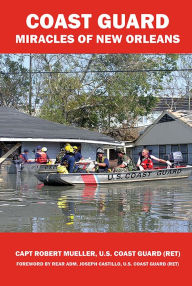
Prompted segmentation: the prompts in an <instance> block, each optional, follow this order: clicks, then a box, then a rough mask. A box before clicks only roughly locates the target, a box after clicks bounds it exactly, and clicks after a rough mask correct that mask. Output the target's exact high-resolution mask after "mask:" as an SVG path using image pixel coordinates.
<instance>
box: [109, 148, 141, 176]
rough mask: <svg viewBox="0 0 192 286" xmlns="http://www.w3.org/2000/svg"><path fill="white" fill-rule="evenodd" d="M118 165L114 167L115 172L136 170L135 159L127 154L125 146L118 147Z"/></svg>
mask: <svg viewBox="0 0 192 286" xmlns="http://www.w3.org/2000/svg"><path fill="white" fill-rule="evenodd" d="M117 156H118V163H117V164H118V165H117V167H116V168H114V171H115V172H127V171H134V170H136V166H135V164H134V162H133V160H132V159H131V158H130V157H129V156H127V155H126V154H125V151H124V149H123V148H118V149H117Z"/></svg>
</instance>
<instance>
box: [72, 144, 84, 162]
mask: <svg viewBox="0 0 192 286" xmlns="http://www.w3.org/2000/svg"><path fill="white" fill-rule="evenodd" d="M73 150H74V152H75V162H79V161H80V160H82V159H83V156H82V155H81V153H80V152H79V151H78V147H77V146H73Z"/></svg>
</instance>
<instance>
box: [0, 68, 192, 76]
mask: <svg viewBox="0 0 192 286" xmlns="http://www.w3.org/2000/svg"><path fill="white" fill-rule="evenodd" d="M185 71H188V72H191V71H192V68H186V69H135V70H134V69H133V70H106V71H103V70H89V71H85V70H81V71H31V72H30V71H24V72H2V71H1V72H0V73H1V74H3V75H9V74H21V75H22V74H26V73H31V74H79V73H85V72H86V73H137V72H140V73H145V72H151V73H153V72H185Z"/></svg>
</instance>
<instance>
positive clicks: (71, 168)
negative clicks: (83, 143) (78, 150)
mask: <svg viewBox="0 0 192 286" xmlns="http://www.w3.org/2000/svg"><path fill="white" fill-rule="evenodd" d="M65 151H66V154H65V156H64V157H63V158H62V160H61V164H63V163H64V161H67V163H68V167H67V170H68V172H69V173H74V172H75V156H74V155H75V153H74V150H73V147H72V146H69V145H67V146H66V147H65Z"/></svg>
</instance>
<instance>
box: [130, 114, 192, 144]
mask: <svg viewBox="0 0 192 286" xmlns="http://www.w3.org/2000/svg"><path fill="white" fill-rule="evenodd" d="M191 127H192V111H187V110H178V111H176V112H173V111H170V110H166V111H164V112H163V113H162V114H161V115H160V116H159V117H158V118H157V119H156V120H155V121H154V122H153V123H152V124H151V125H149V126H148V127H147V128H146V129H145V131H144V133H143V134H142V135H141V136H139V138H138V139H137V140H136V141H135V146H139V145H143V146H144V145H146V146H147V145H162V144H163V145H164V144H188V143H191V142H192V132H191Z"/></svg>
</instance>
